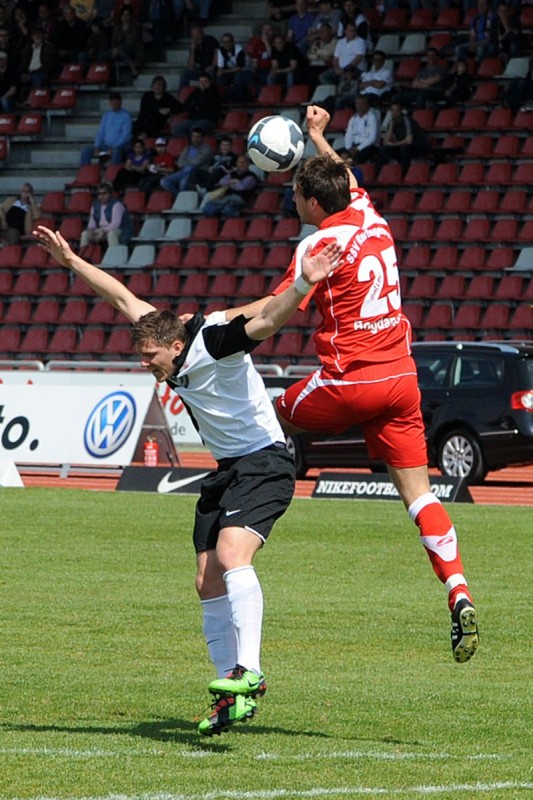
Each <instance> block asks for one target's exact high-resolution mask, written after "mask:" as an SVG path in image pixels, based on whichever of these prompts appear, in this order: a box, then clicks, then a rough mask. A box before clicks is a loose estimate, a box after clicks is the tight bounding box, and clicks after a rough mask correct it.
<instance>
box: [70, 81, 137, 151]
mask: <svg viewBox="0 0 533 800" xmlns="http://www.w3.org/2000/svg"><path fill="white" fill-rule="evenodd" d="M109 106H110V108H109V111H106V112H105V113H104V114H103V116H102V119H101V121H100V125H99V126H98V131H97V133H96V138H95V141H94V144H93V145H90V144H89V145H86V146H85V147H84V148H83V150H82V151H81V164H82V165H83V164H90V163H91V160H92V159H93V158H99V159H100V160H101V161H102V160H104V159H108V158H110V159H111V163H112V164H122V163H123V161H124V156H125V153H126V148H127V146H128V145H129V143H130V140H131V129H132V119H131V114H130V113H129V111H126V110H125V109H124V108H122V96H121V94H120V93H119V92H110V93H109Z"/></svg>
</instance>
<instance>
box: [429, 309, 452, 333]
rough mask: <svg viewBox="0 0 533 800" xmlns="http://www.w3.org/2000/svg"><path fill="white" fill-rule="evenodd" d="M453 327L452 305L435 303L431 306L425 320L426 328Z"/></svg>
mask: <svg viewBox="0 0 533 800" xmlns="http://www.w3.org/2000/svg"><path fill="white" fill-rule="evenodd" d="M451 325H452V305H451V303H435V304H434V305H432V306H431V308H430V309H429V311H428V313H427V314H426V318H425V320H424V327H425V328H436V329H437V330H438V329H440V328H450V327H451Z"/></svg>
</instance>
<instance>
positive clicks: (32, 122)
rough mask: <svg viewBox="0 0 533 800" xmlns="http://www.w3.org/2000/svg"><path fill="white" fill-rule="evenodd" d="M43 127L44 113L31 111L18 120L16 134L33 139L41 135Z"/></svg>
mask: <svg viewBox="0 0 533 800" xmlns="http://www.w3.org/2000/svg"><path fill="white" fill-rule="evenodd" d="M42 127H43V117H42V114H38V113H36V112H31V113H27V114H23V115H22V116H21V117H19V120H18V122H17V130H16V131H15V134H16V136H29V137H30V138H31V139H33V138H35V137H36V136H40V134H41V130H42Z"/></svg>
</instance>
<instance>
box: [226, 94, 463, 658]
mask: <svg viewBox="0 0 533 800" xmlns="http://www.w3.org/2000/svg"><path fill="white" fill-rule="evenodd" d="M328 121H329V114H328V113H327V112H326V111H325V110H324V109H322V108H320V107H319V106H309V107H308V111H307V129H308V132H309V135H310V137H311V139H312V141H313V143H314V144H315V147H316V149H317V152H318V154H319V155H318V156H315V157H311V158H309V159H307V160H306V161H305V162H304V163H303V164H302V165H301V166H300V168H299V169H298V171H297V173H296V177H295V180H294V199H295V203H296V208H297V211H298V214H299V217H300V219H301V221H302V222H303V223H309V224H312V225H316V226H317V231H316V232H315V233H312V234H311V235H310V236H307V237H306V238H305V239H304V240H303V241H301V242H300V243H299V244H298V247H297V248H296V252H295V254H294V257H293V259H292V262H291V264H290V266H289V268H288V270H287V272H286V274H285V276H284V278H283V280H282V281H281V283H280V285H279V287H278V288H277V289H276V293H277V292H280V291H282V290H283V289H284V288H285V287H286V286H287V285H288V284H289V283H291V282H293V281H294V280H295V279H299V278H300V276H301V262H302V255H303V253H304V252H305V249H306V247H307V246H308V245H309V244H311V245H312V246H313V251H312V252H313V253H314V252H318V251H319V250H320V249H322V248H323V247H324V246H325V245H326V244H328V243H329V242H331V241H332V240H336V241H337V242H338V243H340V244H341V245H342V248H343V256H342V257H341V259H340V262H339V266H338V267H337V268H336V269H335V272H334V273H332V274H331V275H330V276H329V277H328V278H326V280H324V281H323V282H322V284H320V285H318V286H316V287H311V286H310V287H309V293H308V294H307V295H306V297H305V298H304V300H303V302H302V304H301V306H300V308H301V309H304V308H306V307H307V305H308V303H309V300H310V299H311V297H313V299H314V301H315V304H316V307H317V309H318V311H319V313H320V316H321V321H320V323H319V325H318V327H317V330H316V332H315V334H314V342H315V346H316V351H317V355H318V357H319V360H320V362H321V365H322V366H321V367H320V368H319V369H318V370H317V371H316V372H314V373H313V374H312V375H311V376H310V377H306V378H304V379H302V380H300V381H298V382H297V383H295V384H293V385H292V386H290V387H289V388H288V389H287V390H286V391H285V392H284V393H283V394H282V395H281V396H280V397H279V398H278V399H277V401H276V405H277V412H278V416H279V418H280V421H281V423H282V426H283V428H284V430H285V432H286V433H297V432H302V431H310V430H312V431H324V432H332V433H341V432H343V431H345V430H347V429H348V428H350V427H352V426H353V425H355V424H358V425H360V426H361V428H362V430H363V432H364V435H365V439H366V443H367V447H368V451H369V454H370V456H371V457H372V458H377V459H380V460H382V461H384V462H385V463H386V465H387V469H388V471H389V474H390V476H391V479H392V481H393V482H394V485H395V486H396V488H397V490H398V492H399V494H400V496H401V498H402V500H403V502H404V505H405V507H406V509H407V512H408V514H409V517H410V518H411V519H412V520H413V522H415V524H416V525H417V526H418V528H419V529H420V535H421V539H422V544H423V545H424V547H425V549H426V551H427V553H428V556H429V559H430V561H431V564H432V566H433V570H434V572H435V574H436V575H437V577H438V578H439V580H440V581H441V582H442V583H443V584H444V586H445V588H446V591H447V593H448V605H449V609H450V612H451V615H452V631H451V636H452V651H453V656H454V658H455V660H456V661H458V662H465V661H468V660H469V659H470V658H471V657H472V656H473V655H474V653H475V651H476V649H477V646H478V628H477V619H476V611H475V608H474V605H473V602H472V597H471V595H470V592H469V589H468V587H467V582H466V579H465V577H464V570H463V565H462V562H461V556H460V554H459V549H458V545H457V535H456V532H455V528H454V526H453V523H452V521H451V519H450V517H449V516H448V513H447V512H446V510H445V509H444V507H443V506H442V505H441V503H440V501H439V499H438V498H437V497H436V496H435V495H434V494H433V493H432V491H431V487H430V483H429V477H428V469H427V463H428V459H427V448H426V442H425V436H424V423H423V420H422V413H421V410H420V391H419V388H418V379H417V372H416V365H415V363H414V361H413V359H412V356H411V346H410V345H411V326H410V324H409V321H408V320H407V318H406V317H405V316H404V315H403V313H402V309H401V296H400V284H399V274H398V265H397V261H396V252H395V247H394V241H393V238H392V235H391V232H390V229H389V227H388V225H387V223H386V221H385V220H384V219H383V218H382V217H381V216H380V215H379V214H378V213H377V211H376V210H375V209H374V207H373V205H372V203H371V200H370V198H369V196H368V194H367V193H366V191H364V189H360V188H358V187H357V182H356V180H355V178H354V177H353V175H352V174H351V172H350V171H349V170H348V169H347V168H346V166H345V164H344V162H343V161H342V160H341V158H340V157H339V156H338V155H337V154H336V153H335V152H334V151H333V150H332V149H331V147H330V146H329V144H328V142H327V141H326V139H325V136H324V131H325V129H326V126H327V123H328ZM265 302H267V298H263V299H261V300H258V301H256V302H255V303H252V304H250V306H247V307H246V308H244V309H242V308H241V309H238V313H244V314H245V315H246V316H249V315H251V316H253V315H254V314H256V313H258V311H259V310H260V309H261V308H262V307H263V305H264V304H265ZM235 313H236V311H233V310H232V311H228V312H226V314H227V316H228V317H229V318H231V317H232V316H233V315H234V314H235Z"/></svg>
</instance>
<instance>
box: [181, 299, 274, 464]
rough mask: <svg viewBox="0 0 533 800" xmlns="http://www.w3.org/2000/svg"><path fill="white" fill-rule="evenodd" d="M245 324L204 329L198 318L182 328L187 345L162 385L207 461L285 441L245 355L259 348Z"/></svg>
mask: <svg viewBox="0 0 533 800" xmlns="http://www.w3.org/2000/svg"><path fill="white" fill-rule="evenodd" d="M245 323H246V320H245V319H244V317H242V316H241V317H237V318H236V319H234V320H232V321H231V322H224V323H221V324H220V323H219V324H216V323H210V322H209V320H204V318H203V317H202V316H201V315H200V314H195V316H194V317H193V318H192V319H191V320H190V321H189V322H188V323H187V326H186V327H187V329H188V332H189V334H190V335H191V339H190V342H189V345H188V346H187V347H186V348H185V350H184V351H183V353H182V354H181V355H180V356H179V357H178V358H177V359H175V361H174V363H175V364H176V372H175V373H174V375H173V377H172V378H170V379H169V380H168V381H167V383H168V384H169V386H170V387H171V388H172V389H174V391H176V392H177V393H178V394H179V396H180V397H181V399H182V400H183V402H184V403H185V405H186V406H187V409H188V411H189V413H190V415H191V417H192V420H193V422H194V424H195V425H196V427H197V429H198V432H199V433H200V436H201V437H202V440H203V442H204V444H205V445H206V447H208V448H209V450H210V451H211V453H212V455H213V457H214V458H215V459H216V460H217V461H220V460H221V459H223V458H239V457H240V456H244V455H247V454H248V453H254V452H255V451H256V450H261V449H262V448H263V447H268V446H269V445H271V444H274V442H284V441H285V436H284V435H283V431H282V430H281V426H280V424H279V422H278V421H277V418H276V414H275V411H274V406H273V404H272V401H271V400H270V398H269V396H268V394H267V391H266V389H265V384H264V383H263V379H262V378H261V376H260V375H259V373H258V372H257V370H256V369H255V367H254V365H253V363H252V359H251V357H250V356H249V355H248V353H249V352H250V351H251V350H253V348H254V347H256V346H257V345H259V344H260V342H259V341H255V340H253V339H250V338H249V337H248V336H247V335H246V332H245V330H244V325H245Z"/></svg>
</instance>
